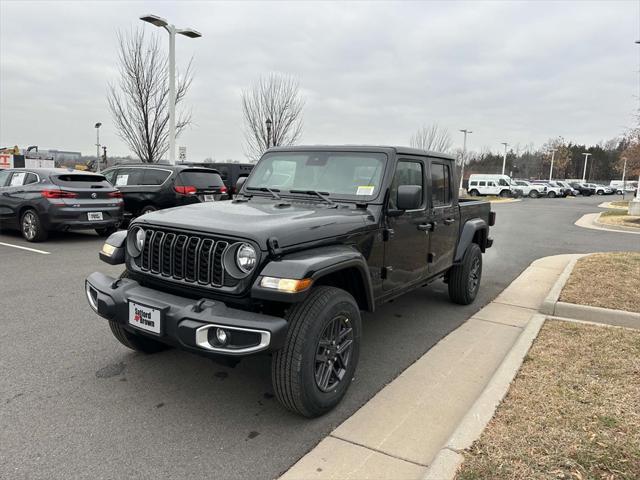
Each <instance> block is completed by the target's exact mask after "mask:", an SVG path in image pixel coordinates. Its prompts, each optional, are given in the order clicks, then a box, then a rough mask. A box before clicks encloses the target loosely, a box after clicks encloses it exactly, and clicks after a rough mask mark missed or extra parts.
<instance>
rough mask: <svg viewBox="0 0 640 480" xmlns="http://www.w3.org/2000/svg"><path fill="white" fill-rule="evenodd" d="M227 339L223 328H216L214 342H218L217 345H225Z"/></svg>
mask: <svg viewBox="0 0 640 480" xmlns="http://www.w3.org/2000/svg"><path fill="white" fill-rule="evenodd" d="M228 339H229V336H228V335H227V332H226V331H225V330H224V329H223V328H216V340H218V343H220V345H224V344H225V343H227V340H228Z"/></svg>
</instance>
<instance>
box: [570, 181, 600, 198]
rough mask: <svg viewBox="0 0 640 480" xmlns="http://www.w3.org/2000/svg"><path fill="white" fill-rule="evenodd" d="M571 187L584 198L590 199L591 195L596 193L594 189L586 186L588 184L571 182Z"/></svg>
mask: <svg viewBox="0 0 640 480" xmlns="http://www.w3.org/2000/svg"><path fill="white" fill-rule="evenodd" d="M571 186H572V187H573V188H575V189H576V190H577V191H578V192H579V193H580V195H583V196H585V197H590V196H591V195H595V193H596V189H595V188H593V187H590V186H588V184H586V183H582V182H572V183H571Z"/></svg>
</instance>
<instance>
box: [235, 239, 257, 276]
mask: <svg viewBox="0 0 640 480" xmlns="http://www.w3.org/2000/svg"><path fill="white" fill-rule="evenodd" d="M257 258H258V257H257V255H256V250H255V249H254V248H253V247H252V246H251V245H249V244H248V243H243V244H242V245H240V247H238V251H237V252H236V264H237V265H238V268H239V269H240V270H242V271H243V272H244V273H249V272H250V271H251V270H253V267H255V266H256V260H257Z"/></svg>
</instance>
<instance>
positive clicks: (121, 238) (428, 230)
mask: <svg viewBox="0 0 640 480" xmlns="http://www.w3.org/2000/svg"><path fill="white" fill-rule="evenodd" d="M454 172H455V159H454V158H453V157H450V156H448V155H444V154H439V153H433V152H425V151H421V150H415V149H410V148H400V147H397V148H396V147H349V146H344V147H288V148H273V149H271V150H269V151H268V152H267V153H265V154H264V156H263V157H262V158H261V159H260V161H259V162H258V164H257V165H256V167H255V168H254V169H253V171H252V172H251V175H250V176H249V177H248V179H247V180H246V181H245V182H244V184H243V185H242V187H241V189H240V192H239V194H238V196H237V198H236V199H235V200H233V201H231V202H215V203H210V204H198V205H189V206H186V207H182V208H176V209H172V210H168V211H164V212H156V213H151V214H149V215H144V216H142V217H139V218H137V219H136V220H134V221H133V222H132V224H131V225H130V227H129V230H128V232H125V231H121V232H117V233H115V234H113V235H112V236H111V237H109V239H107V241H106V243H105V245H104V246H103V248H102V251H101V252H100V258H101V259H102V260H104V261H105V262H107V263H109V264H112V265H116V264H126V270H125V271H124V273H123V275H121V277H120V278H119V279H116V278H113V277H110V276H108V275H105V274H103V273H100V272H95V273H92V274H91V275H90V276H89V277H88V278H87V280H86V284H85V292H86V297H87V300H88V302H89V304H90V305H91V308H92V309H93V310H94V311H95V312H96V313H98V314H99V315H101V316H102V317H104V318H106V319H107V320H108V321H109V326H110V328H111V331H112V332H113V334H114V336H115V337H116V339H117V340H118V341H120V342H121V343H122V344H124V345H126V346H127V347H129V348H132V349H134V350H137V351H141V352H147V353H151V352H157V351H160V350H162V349H164V348H167V346H174V347H178V348H181V349H183V350H186V351H189V352H193V353H197V354H201V355H205V356H209V357H213V358H216V357H217V358H226V359H231V360H233V359H238V358H240V357H242V356H246V355H253V354H258V353H265V352H272V353H273V356H272V358H271V372H272V382H273V386H274V390H275V393H276V396H277V397H278V399H279V400H280V402H281V403H282V404H283V405H284V406H286V407H287V408H288V409H290V410H292V411H294V412H296V413H299V414H301V415H304V416H308V417H313V416H317V415H321V414H323V413H325V412H327V411H328V410H330V409H331V408H333V407H334V406H335V405H337V404H338V402H339V401H340V400H341V399H342V397H343V396H344V394H345V392H346V391H347V389H348V387H349V385H350V383H351V380H352V378H353V377H354V372H355V369H356V365H357V363H358V354H359V351H360V342H361V335H362V326H361V316H360V311H368V312H372V311H374V310H375V309H376V308H377V307H378V306H380V305H381V304H383V303H385V302H388V301H390V300H392V299H394V298H396V297H398V296H400V295H402V294H404V293H406V292H408V291H410V290H412V289H416V288H420V287H422V286H424V285H427V284H429V283H431V282H434V281H436V280H441V279H443V280H444V281H445V282H446V283H447V284H448V288H449V296H450V298H451V300H452V301H453V302H455V303H458V304H462V305H467V304H470V303H471V302H473V301H474V299H475V298H476V295H477V293H478V289H479V288H480V279H481V276H482V253H483V252H484V251H485V249H487V248H489V247H491V245H492V243H493V240H492V239H491V238H490V237H489V227H490V226H491V225H493V224H494V221H495V214H494V213H493V212H491V211H490V204H489V202H485V201H478V200H471V199H469V200H458V188H457V185H458V181H457V179H456V178H455V175H454ZM407 334H408V335H410V334H411V333H410V332H407ZM392 348H393V347H392ZM397 348H402V346H401V345H400V346H398V347H397ZM381 354H383V353H382V352H381ZM266 358H267V361H269V357H266Z"/></svg>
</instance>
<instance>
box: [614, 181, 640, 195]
mask: <svg viewBox="0 0 640 480" xmlns="http://www.w3.org/2000/svg"><path fill="white" fill-rule="evenodd" d="M623 185H624V186H623ZM609 187H611V189H612V190H613V191H614V193H617V194H618V195H622V189H623V188H624V189H625V190H626V193H631V192H634V191H635V190H636V188H638V181H637V180H627V181H626V182H623V181H622V180H611V183H610V184H609Z"/></svg>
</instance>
